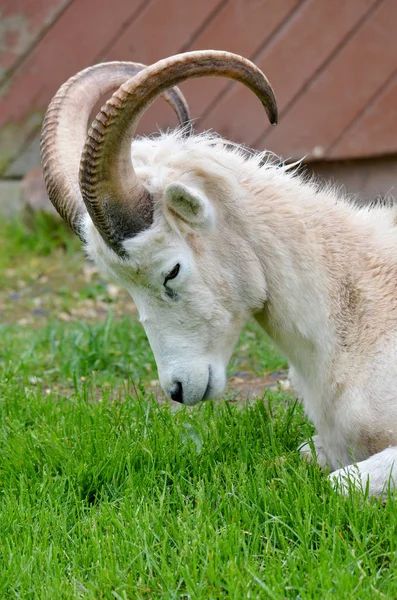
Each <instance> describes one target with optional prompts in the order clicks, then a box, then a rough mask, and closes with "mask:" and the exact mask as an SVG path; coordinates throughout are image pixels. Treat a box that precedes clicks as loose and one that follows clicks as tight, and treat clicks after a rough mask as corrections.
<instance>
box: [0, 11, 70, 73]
mask: <svg viewBox="0 0 397 600" xmlns="http://www.w3.org/2000/svg"><path fill="white" fill-rule="evenodd" d="M70 2H71V0H2V2H1V3H0V82H1V81H2V79H3V78H4V77H5V76H7V74H8V73H9V71H10V70H11V69H12V68H13V67H14V66H15V64H17V62H18V61H19V60H20V59H21V58H22V57H23V56H24V55H25V54H26V52H28V51H29V50H30V49H31V48H32V46H34V44H35V43H37V40H38V39H39V38H40V36H41V35H42V34H43V31H45V30H46V29H48V28H49V27H50V26H51V25H52V23H53V22H54V21H55V19H56V18H57V17H58V16H59V15H60V14H61V13H62V10H63V9H64V8H65V7H66V6H67V5H68V4H70Z"/></svg>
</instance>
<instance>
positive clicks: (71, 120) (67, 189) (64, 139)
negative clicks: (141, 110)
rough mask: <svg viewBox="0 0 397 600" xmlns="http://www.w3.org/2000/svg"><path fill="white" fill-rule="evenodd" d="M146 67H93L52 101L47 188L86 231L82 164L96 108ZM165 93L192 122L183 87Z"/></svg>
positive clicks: (45, 154) (44, 135)
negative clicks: (90, 119)
mask: <svg viewBox="0 0 397 600" xmlns="http://www.w3.org/2000/svg"><path fill="white" fill-rule="evenodd" d="M145 68H146V65H142V64H140V63H133V62H108V63H101V64H97V65H94V66H92V67H88V68H87V69H84V71H80V73H77V75H75V76H74V77H71V78H70V79H69V80H68V81H67V82H66V83H64V85H63V86H62V87H61V88H60V89H59V91H58V93H57V94H56V95H55V96H54V98H53V100H52V101H51V103H50V105H49V107H48V110H47V113H46V115H45V119H44V123H43V127H42V132H41V159H42V165H43V174H44V180H45V183H46V187H47V193H48V196H49V198H50V200H51V202H52V203H53V205H54V206H55V208H56V210H57V211H58V212H59V214H60V215H61V217H62V218H63V219H65V221H66V222H67V223H68V224H69V226H70V227H71V228H72V229H73V231H74V232H75V233H76V234H77V235H78V236H80V237H82V233H81V230H80V222H81V217H82V215H83V214H84V213H85V212H86V208H85V206H84V203H83V200H82V197H81V192H80V187H79V166H80V159H81V152H82V150H83V147H84V143H85V139H86V136H87V124H88V119H89V117H90V113H91V111H92V109H93V107H94V106H95V104H96V103H97V102H98V101H99V100H100V98H101V97H103V96H106V95H107V96H109V95H110V94H111V93H112V92H114V91H115V90H117V89H118V88H119V87H120V85H121V84H122V83H124V82H125V81H127V80H131V78H132V77H134V76H136V75H137V74H138V73H139V72H140V71H142V70H144V69H145ZM163 96H164V99H165V100H166V101H167V102H168V103H169V104H170V105H171V106H172V108H173V109H174V110H175V112H176V114H177V116H178V119H179V123H180V124H186V123H188V122H189V119H190V117H189V109H188V106H187V102H186V100H185V98H184V97H183V95H182V93H181V92H180V91H179V90H178V89H173V90H170V91H169V92H166V93H164V94H163Z"/></svg>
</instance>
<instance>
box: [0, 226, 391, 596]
mask: <svg viewBox="0 0 397 600" xmlns="http://www.w3.org/2000/svg"><path fill="white" fill-rule="evenodd" d="M1 227H3V229H1ZM15 228H16V229H17V230H18V231H19V232H20V235H19V237H18V236H16V235H15ZM24 231H25V232H26V227H25V226H24V225H22V224H20V223H14V224H7V225H6V226H5V225H3V226H0V236H1V237H2V239H4V241H5V246H6V247H7V248H8V249H9V252H10V253H11V254H12V261H11V260H10V259H9V258H8V259H5V258H4V257H3V259H2V260H3V264H2V267H3V269H4V270H6V269H13V273H12V274H11V275H10V276H9V279H8V280H7V281H6V283H4V281H3V287H2V293H3V294H4V297H5V298H7V297H8V295H7V294H8V291H9V290H8V288H7V286H9V288H10V289H14V284H15V282H16V281H18V280H20V279H23V280H24V281H25V282H29V281H30V279H29V278H30V277H31V273H30V271H31V269H30V270H29V269H28V268H27V266H26V265H27V264H30V263H29V261H36V262H35V263H34V264H35V265H36V266H35V268H36V269H38V270H39V271H40V272H44V273H50V270H51V269H52V268H54V264H60V265H61V266H63V267H64V268H66V269H67V270H69V271H71V272H72V273H73V275H74V277H75V279H76V282H74V283H75V288H74V292H73V293H72V294H70V297H69V291H68V290H69V288H68V286H66V289H64V290H63V292H62V290H61V292H60V294H61V296H62V293H63V294H64V296H65V297H67V298H68V302H72V301H73V302H79V301H82V302H85V301H86V299H87V295H88V298H89V299H90V300H92V299H93V298H94V299H95V298H96V297H97V296H98V295H99V296H101V295H102V293H103V292H101V289H103V287H104V284H103V283H101V281H100V279H99V278H97V279H95V280H94V281H93V282H91V283H89V284H87V283H86V282H84V281H81V282H79V281H78V273H79V269H81V265H82V261H81V256H80V257H77V258H76V253H75V249H76V247H75V246H74V241H73V240H72V241H71V240H70V239H69V236H68V235H67V234H66V232H64V231H62V230H60V232H59V233H58V234H57V235H56V236H55V237H54V229H52V228H51V227H49V228H48V227H47V226H46V225H45V226H43V224H42V223H40V222H37V221H35V222H34V223H33V225H31V230H30V233H29V235H30V236H31V237H30V239H29V240H26V239H24ZM26 235H27V234H26ZM39 238H40V239H39ZM60 244H61V249H60ZM37 261H38V262H37ZM14 271H15V273H14ZM0 277H1V274H0ZM47 285H50V284H47ZM59 287H62V286H60V285H59V281H58V277H56V284H55V285H54V291H53V292H52V291H51V290H50V292H49V294H52V293H53V294H57V293H58V290H59ZM29 306H30V305H29V303H26V304H23V308H24V309H26V310H28V309H29ZM109 307H110V308H109V313H108V314H107V316H105V317H101V318H98V319H91V320H88V321H84V320H81V319H73V320H71V321H63V320H61V319H59V318H58V317H57V313H56V311H53V312H50V314H49V315H48V316H47V317H46V318H45V319H44V318H43V317H38V319H39V320H38V321H37V322H35V323H34V326H26V325H20V324H18V319H19V316H20V315H19V313H18V319H17V320H15V321H13V319H12V318H10V317H12V310H11V312H9V311H8V309H7V310H6V309H5V308H4V311H5V312H4V314H6V316H7V323H6V324H4V325H3V326H1V327H0V496H1V504H0V532H1V533H0V560H1V568H0V598H21V599H23V600H25V599H35V600H36V599H51V600H57V599H58V598H59V599H61V598H62V599H63V598H71V599H75V598H84V599H85V598H86V599H92V600H93V599H103V598H106V599H112V600H114V599H120V598H121V599H127V598H128V599H142V600H149V599H153V600H154V599H157V598H161V599H163V598H164V599H171V598H175V599H221V598H233V599H235V600H240V599H245V598H266V599H267V598H270V599H277V600H278V599H280V600H282V599H284V598H287V599H311V598H319V599H326V598H330V599H331V598H332V599H334V598H337V599H339V598H340V599H346V598H349V599H350V598H352V599H357V600H358V599H360V600H361V599H371V600H372V599H373V598H396V597H397V552H396V551H397V510H396V499H395V498H394V497H390V498H389V499H388V501H387V502H386V504H385V505H383V504H382V503H380V502H378V501H370V500H368V499H363V498H362V496H360V494H359V493H353V494H352V495H351V496H350V497H348V498H344V497H341V496H338V495H337V494H336V493H335V492H334V491H333V490H332V489H331V487H330V485H329V484H328V482H327V480H326V477H325V476H324V474H323V473H322V472H321V471H320V470H319V469H318V468H317V467H316V466H310V465H308V464H306V463H302V462H301V461H300V459H299V455H298V452H297V447H298V445H299V444H300V443H301V442H302V441H303V440H305V439H306V438H307V437H308V436H309V435H310V434H311V433H312V427H311V425H310V424H309V423H308V422H307V421H306V420H305V418H304V416H303V413H302V409H301V407H300V406H299V405H298V404H297V403H296V401H295V398H293V397H292V396H288V395H286V394H283V393H281V392H279V391H273V392H270V391H268V392H266V394H265V395H264V397H261V398H258V399H257V401H256V402H253V403H244V402H240V403H236V402H233V403H230V402H229V401H228V399H227V397H226V398H224V399H223V400H221V401H220V402H216V403H213V402H207V403H203V404H202V405H199V406H197V407H194V408H191V409H186V408H184V407H180V408H179V407H178V408H176V409H175V408H174V407H171V406H170V405H169V404H167V403H158V402H157V401H156V400H155V398H154V396H153V394H152V393H151V391H150V382H151V380H153V379H156V378H157V374H156V369H155V364H154V361H153V357H152V355H151V352H150V349H149V346H148V343H147V341H146V338H145V335H144V332H143V329H142V327H141V326H140V325H139V323H138V322H137V321H136V320H135V319H134V317H133V316H122V314H123V310H121V309H120V306H119V305H118V304H117V303H116V302H114V303H111V302H110V303H109ZM11 308H12V307H11ZM15 310H16V309H15ZM40 319H42V320H40ZM283 368H285V362H284V361H283V359H282V358H281V357H280V356H279V355H278V354H277V352H276V351H275V349H274V348H273V346H272V344H271V343H270V342H269V340H267V339H266V337H265V336H264V335H263V334H262V332H260V330H259V328H258V327H257V326H256V325H250V326H249V327H248V328H247V330H246V331H245V332H244V333H243V335H242V337H241V340H240V343H239V347H238V349H237V350H236V352H235V355H234V357H233V361H232V364H231V366H230V373H231V374H233V373H235V372H239V371H241V369H243V370H247V371H248V370H250V371H251V373H252V374H253V375H255V376H257V375H258V374H261V373H262V374H266V373H268V372H271V371H275V370H276V371H277V370H279V369H283Z"/></svg>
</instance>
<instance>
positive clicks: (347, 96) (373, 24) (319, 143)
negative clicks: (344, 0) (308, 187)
mask: <svg viewBox="0 0 397 600" xmlns="http://www.w3.org/2000/svg"><path fill="white" fill-rule="evenodd" d="M348 4H349V5H350V3H348ZM396 18H397V3H396V2H395V0H384V2H381V3H380V4H379V3H378V4H377V6H376V9H375V10H374V11H373V13H372V14H371V17H370V18H368V19H367V20H366V21H365V22H364V23H363V24H362V27H361V28H360V29H359V30H358V31H356V33H355V35H354V36H353V37H351V39H350V40H349V41H348V43H347V44H346V45H345V46H344V47H343V48H342V49H341V51H340V52H338V53H337V54H336V55H335V56H334V58H333V60H332V62H331V63H330V64H329V66H328V68H327V69H326V70H324V71H323V72H322V73H321V74H320V75H319V76H318V77H317V78H315V79H314V80H313V81H312V82H311V84H310V85H309V86H308V89H307V90H306V92H305V93H304V94H302V95H301V96H300V97H299V99H298V100H297V102H296V103H295V104H294V106H293V107H292V108H291V110H290V111H289V112H288V114H287V115H286V116H284V117H283V119H282V122H281V124H280V126H279V127H278V128H276V129H275V130H273V131H271V132H270V134H269V135H267V136H265V137H264V138H263V140H262V141H263V143H265V144H266V146H267V147H268V148H271V149H272V150H274V151H275V152H277V153H286V154H288V156H292V157H297V156H303V155H309V158H310V157H315V158H323V157H327V149H328V148H329V147H330V146H331V145H332V144H333V142H334V141H335V140H336V139H338V138H339V137H340V135H341V134H342V132H343V131H344V129H346V127H348V126H349V124H350V123H351V122H352V121H353V120H354V118H355V117H356V116H357V114H359V113H360V112H361V111H362V109H363V108H364V107H365V106H366V104H367V103H368V101H369V100H370V99H371V97H372V96H373V94H374V93H375V92H376V90H377V89H379V88H380V87H381V86H382V85H383V84H384V83H385V81H387V80H388V79H389V78H390V76H391V75H392V74H393V72H394V69H395V67H396V59H395V57H396V54H397V36H396V35H395V23H396Z"/></svg>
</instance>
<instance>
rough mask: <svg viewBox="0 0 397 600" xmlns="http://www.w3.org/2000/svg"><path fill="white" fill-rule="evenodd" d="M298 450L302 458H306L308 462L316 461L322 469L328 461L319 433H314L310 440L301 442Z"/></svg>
mask: <svg viewBox="0 0 397 600" xmlns="http://www.w3.org/2000/svg"><path fill="white" fill-rule="evenodd" d="M313 447H314V453H315V455H314V456H313V451H312V449H313ZM299 452H300V455H301V458H303V460H307V461H308V462H316V463H317V464H318V465H319V466H320V467H321V468H322V469H325V468H327V466H328V463H329V461H328V457H327V453H326V452H325V449H324V444H323V442H322V440H321V438H320V436H319V435H314V436H313V437H312V438H311V441H308V442H305V443H304V444H302V445H301V446H300V447H299Z"/></svg>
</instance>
